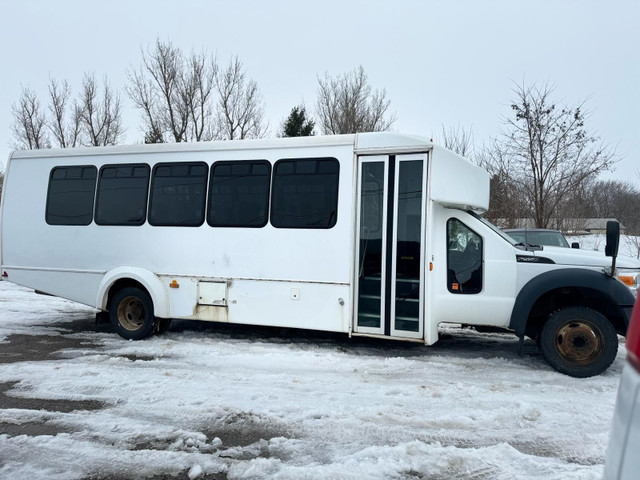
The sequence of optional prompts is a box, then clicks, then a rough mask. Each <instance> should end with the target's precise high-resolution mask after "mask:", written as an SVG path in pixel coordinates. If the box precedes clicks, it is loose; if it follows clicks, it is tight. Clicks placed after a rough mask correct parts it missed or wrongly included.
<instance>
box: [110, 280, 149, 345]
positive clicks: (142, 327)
mask: <svg viewBox="0 0 640 480" xmlns="http://www.w3.org/2000/svg"><path fill="white" fill-rule="evenodd" d="M109 318H110V319H111V323H112V324H113V328H114V329H115V331H116V332H117V333H118V335H120V336H121V337H122V338H124V339H126V340H142V339H143V338H146V337H147V336H149V335H150V334H151V333H153V330H154V329H155V326H156V319H155V317H154V314H153V301H152V300H151V297H150V296H149V294H148V293H147V292H145V291H144V290H141V289H139V288H135V287H127V288H123V289H122V290H118V291H117V292H116V294H115V295H114V296H113V298H112V299H111V303H110V304H109Z"/></svg>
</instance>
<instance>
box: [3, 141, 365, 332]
mask: <svg viewBox="0 0 640 480" xmlns="http://www.w3.org/2000/svg"><path fill="white" fill-rule="evenodd" d="M101 151H102V152H103V153H102V154H100V155H92V154H91V153H90V152H87V154H86V155H78V154H75V153H73V152H72V153H70V155H69V156H68V157H65V156H63V155H61V152H60V151H56V152H55V155H52V156H47V157H43V156H40V157H37V158H18V159H13V161H12V162H10V164H9V165H10V169H9V170H10V171H8V175H7V178H8V179H9V181H7V183H6V184H5V189H6V191H5V192H4V193H5V195H4V198H5V205H4V207H3V208H4V211H3V226H2V228H3V230H2V233H3V238H2V241H3V244H2V249H3V259H2V260H3V262H4V267H5V269H6V271H7V272H8V275H9V277H8V280H9V281H13V282H16V283H20V284H23V285H25V286H28V287H30V288H34V289H36V290H41V291H43V292H46V293H50V294H52V295H56V296H60V297H63V298H67V299H70V300H74V301H77V302H80V303H84V304H86V305H89V306H93V307H96V308H105V306H106V305H105V304H104V302H105V292H103V291H99V286H100V284H101V282H102V281H103V278H102V277H103V276H104V275H105V274H106V273H107V272H110V271H112V270H114V269H116V268H118V269H120V270H121V272H120V274H121V278H125V277H127V274H126V272H127V271H131V272H134V271H140V270H145V271H148V272H150V273H151V274H152V275H153V276H154V277H158V276H167V277H170V276H171V275H176V276H183V277H191V278H193V279H196V280H198V279H207V278H214V279H224V280H225V281H228V282H229V293H230V295H231V296H235V300H236V303H235V304H233V303H229V305H228V309H229V312H228V313H229V315H228V321H230V322H234V323H246V324H260V325H272V324H273V325H283V322H284V323H285V324H286V325H284V326H292V327H300V328H313V329H318V330H335V331H344V332H347V331H348V324H349V319H348V318H345V317H344V314H343V313H341V312H343V310H344V309H345V308H351V306H350V301H349V285H350V283H351V280H350V274H351V271H352V270H351V269H352V266H351V264H352V261H353V259H352V242H353V241H352V225H353V221H354V220H353V215H352V212H353V192H352V185H353V158H354V157H353V144H350V145H349V144H342V145H315V146H312V147H308V146H306V147H305V146H295V147H287V148H269V149H264V150H257V149H256V150H241V149H237V150H225V151H217V150H212V151H206V150H202V151H201V150H197V151H186V152H161V151H155V152H151V153H144V152H139V151H135V152H133V153H129V154H126V155H119V154H118V155H116V154H113V155H112V154H109V153H104V152H109V150H101ZM320 157H334V158H337V159H338V160H339V162H340V180H339V193H338V213H337V223H336V225H335V226H334V227H333V228H330V229H290V228H274V227H273V226H271V225H270V224H267V225H266V226H265V227H262V228H219V227H218V228H215V227H211V226H209V225H208V224H207V223H206V222H205V223H204V224H203V225H202V226H200V227H156V226H151V225H149V223H144V224H143V225H141V226H102V225H96V224H95V223H91V224H90V225H88V226H67V225H48V224H47V223H46V221H45V210H46V200H47V189H48V182H49V175H50V172H51V169H52V168H53V167H56V166H69V165H95V166H96V167H97V169H98V171H99V170H100V167H101V166H103V165H105V164H115V163H146V164H148V165H150V167H151V170H153V166H154V165H155V164H156V163H158V162H177V161H191V162H198V161H203V162H206V163H207V164H208V165H209V166H211V164H212V163H214V162H216V161H230V160H257V159H264V160H267V161H269V162H270V163H271V164H272V165H273V164H275V162H276V161H278V160H280V159H284V158H320ZM136 269H140V270H136ZM131 275H133V273H132V274H131ZM114 278H115V277H114ZM134 279H135V278H134ZM198 281H199V280H198ZM105 282H106V283H108V284H110V281H109V280H106V281H105ZM158 282H160V280H158ZM111 283H112V282H111ZM141 283H143V282H141ZM151 283H153V282H151V281H150V280H149V281H148V282H147V284H151ZM143 285H144V283H143ZM147 286H148V285H147ZM296 288H298V289H299V292H300V298H299V300H291V296H292V290H293V289H296ZM148 289H151V290H152V291H151V292H150V293H151V294H152V296H154V295H155V296H156V297H159V296H160V294H158V295H156V294H155V293H154V292H153V290H154V289H157V288H156V287H148ZM162 289H163V290H168V289H167V288H166V287H165V286H163V287H162ZM158 291H159V290H158ZM194 291H195V290H193V289H189V288H183V289H182V290H181V289H177V291H176V292H173V290H171V291H170V292H167V293H166V295H167V298H169V299H170V298H171V296H170V295H174V296H175V295H180V296H182V297H181V299H180V301H178V302H177V303H176V305H175V306H174V305H172V303H171V301H169V302H168V305H167V306H166V308H163V306H162V304H161V302H158V306H157V312H156V313H157V314H158V315H161V316H164V315H167V316H174V315H173V314H174V313H175V314H178V315H175V316H176V317H181V318H189V317H191V316H192V315H193V314H195V313H197V312H194V311H189V308H188V305H195V304H196V303H197V299H196V298H194V297H193V292H194ZM185 296H186V297H185ZM187 297H188V298H187ZM275 298H277V299H280V300H279V301H278V302H276V301H275V300H270V299H275ZM282 299H286V301H282ZM339 299H343V301H344V303H345V305H344V306H342V305H340V304H339ZM266 300H269V302H268V303H265V302H266ZM154 301H156V299H154ZM302 305H304V306H305V307H308V308H309V309H315V310H314V312H312V313H311V314H310V313H308V312H304V310H305V308H302V307H301V306H302ZM267 306H268V309H269V310H274V311H273V312H271V311H270V312H268V313H267V312H266V307H267ZM344 311H348V310H344ZM186 314H189V315H186ZM340 315H343V318H341V317H340ZM212 319H216V318H212ZM279 319H286V320H279Z"/></svg>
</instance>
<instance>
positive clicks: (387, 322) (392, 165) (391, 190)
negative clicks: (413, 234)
mask: <svg viewBox="0 0 640 480" xmlns="http://www.w3.org/2000/svg"><path fill="white" fill-rule="evenodd" d="M388 168H389V170H388V171H389V183H388V187H387V192H388V193H387V251H386V252H385V253H386V255H387V269H386V270H387V272H386V275H385V276H386V278H385V282H384V285H385V287H384V295H385V298H386V299H387V301H386V302H385V306H384V334H385V335H391V302H395V298H391V290H392V289H391V281H392V278H393V272H392V271H391V268H392V266H393V221H394V216H393V212H394V209H393V206H394V203H393V197H394V195H395V176H396V175H395V174H396V172H395V170H396V156H395V155H389V166H388Z"/></svg>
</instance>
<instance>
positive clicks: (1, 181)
mask: <svg viewBox="0 0 640 480" xmlns="http://www.w3.org/2000/svg"><path fill="white" fill-rule="evenodd" d="M3 184H4V172H3V171H2V170H0V198H2V185H3Z"/></svg>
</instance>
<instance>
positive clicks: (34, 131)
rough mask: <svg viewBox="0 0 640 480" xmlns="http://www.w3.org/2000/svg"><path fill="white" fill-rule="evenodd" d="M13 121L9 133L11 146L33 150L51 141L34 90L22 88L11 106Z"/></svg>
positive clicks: (47, 145)
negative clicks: (11, 140) (18, 98)
mask: <svg viewBox="0 0 640 480" xmlns="http://www.w3.org/2000/svg"><path fill="white" fill-rule="evenodd" d="M11 113H12V115H13V121H12V123H11V134H12V136H13V142H12V146H13V147H14V148H18V149H25V150H34V149H38V148H49V147H50V146H51V142H50V141H49V136H48V135H47V129H46V125H47V121H46V117H45V114H44V112H43V111H42V107H41V105H40V100H38V97H37V96H36V94H35V92H34V91H33V90H31V89H30V88H28V87H26V88H23V89H22V94H21V95H20V100H19V101H18V103H17V104H13V105H12V106H11Z"/></svg>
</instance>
